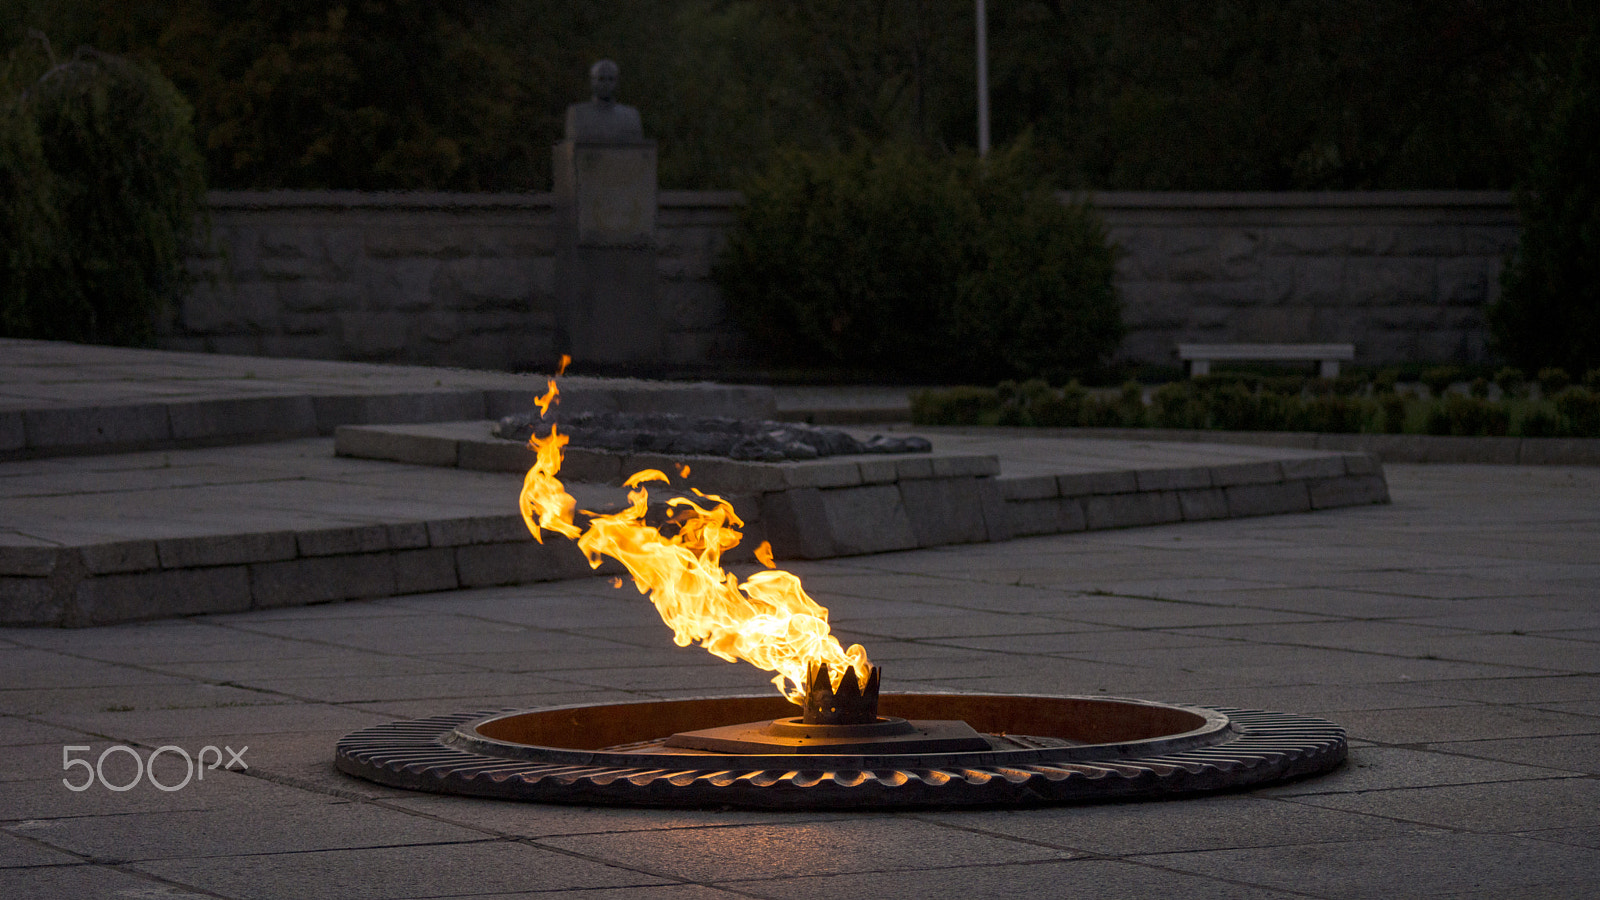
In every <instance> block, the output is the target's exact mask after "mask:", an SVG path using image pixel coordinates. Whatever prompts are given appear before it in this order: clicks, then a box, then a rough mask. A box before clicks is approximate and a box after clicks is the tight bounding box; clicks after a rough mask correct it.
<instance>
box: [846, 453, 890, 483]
mask: <svg viewBox="0 0 1600 900" xmlns="http://www.w3.org/2000/svg"><path fill="white" fill-rule="evenodd" d="M856 467H857V468H858V469H860V470H861V483H862V484H888V483H890V482H892V481H898V480H899V478H900V475H899V471H898V468H897V466H896V464H895V461H894V460H892V459H863V460H858V461H857V462H856Z"/></svg>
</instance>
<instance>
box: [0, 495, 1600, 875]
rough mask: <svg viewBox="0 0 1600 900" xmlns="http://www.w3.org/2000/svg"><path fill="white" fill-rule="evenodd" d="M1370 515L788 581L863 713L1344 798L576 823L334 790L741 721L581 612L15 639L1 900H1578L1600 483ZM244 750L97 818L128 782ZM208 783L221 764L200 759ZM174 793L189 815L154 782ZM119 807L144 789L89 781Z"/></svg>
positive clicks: (1029, 549)
mask: <svg viewBox="0 0 1600 900" xmlns="http://www.w3.org/2000/svg"><path fill="white" fill-rule="evenodd" d="M1388 475H1389V486H1390V490H1391V493H1392V497H1393V503H1392V505H1386V506H1362V507H1351V508H1345V509H1336V510H1326V511H1321V512H1317V513H1313V514H1299V515H1284V516H1274V517H1269V518H1251V519H1230V520H1221V521H1212V522H1196V523H1184V524H1175V525H1162V526H1156V527H1148V528H1133V529H1122V530H1115V531H1100V532H1080V533H1076V534H1063V535H1051V536H1042V537H1033V538H1026V539H1020V540H1013V541H1010V542H1005V543H985V544H971V545H964V546H949V547H940V548H932V549H919V550H912V551H907V552H900V553H890V554H881V555H874V556H863V557H854V558H849V559H839V560H828V561H814V562H804V563H798V564H795V565H794V566H793V568H794V569H795V570H796V571H798V572H799V573H800V574H801V575H802V577H803V578H804V579H805V582H806V585H807V586H808V588H809V589H810V591H811V592H812V593H813V594H814V595H815V596H816V597H817V598H818V599H819V600H820V601H821V602H823V603H824V604H825V605H827V606H829V607H830V608H831V609H832V610H833V619H834V622H835V627H836V630H837V632H838V633H839V635H840V636H841V637H842V638H843V639H845V640H847V641H850V640H857V641H861V642H862V643H864V644H865V645H866V646H867V648H868V650H869V652H870V653H871V654H872V656H873V658H874V659H875V661H877V662H879V663H880V664H882V665H884V667H885V678H886V684H885V689H886V690H894V689H903V690H937V689H947V690H949V689H954V690H962V689H971V690H984V691H1015V692H1037V693H1087V694H1098V693H1105V694H1111V695H1119V694H1120V695H1126V696H1136V697H1145V698H1149V699H1155V700H1167V701H1177V702H1193V703H1202V704H1216V705H1236V706H1251V707H1259V708H1275V709H1283V710H1289V711H1294V712H1303V713H1309V714H1313V715H1319V716H1325V717H1327V718H1330V719H1333V720H1335V721H1338V722H1340V723H1342V724H1344V725H1345V726H1347V727H1348V729H1349V731H1350V735H1351V753H1350V759H1349V762H1348V763H1347V764H1346V765H1345V767H1344V768H1343V769H1341V770H1339V771H1337V772H1335V773H1332V774H1330V775H1327V776H1324V777H1321V778H1316V779H1312V780H1307V781H1303V782H1299V783H1293V784H1287V785H1282V786H1278V787H1273V788H1269V789H1264V790H1259V791H1254V792H1250V793H1241V794H1229V795H1221V796H1214V797H1208V798H1201V799H1190V800H1182V801H1169V802H1162V803H1138V804H1112V805H1103V806H1093V807H1074V808H1059V809H1042V810H1021V811H967V812H923V813H908V814H877V813H862V814H855V815H847V814H831V815H816V814H804V813H787V814H785V813H748V812H733V811H717V810H710V811H685V810H670V811H663V810H640V809H593V808H583V807H564V806H541V805H530V804H515V803H502V802H494V801H478V800H467V799H462V798H454V797H442V796H432V795H424V794H415V793H407V792H403V791H398V790H391V789H387V788H382V787H378V786H375V785H371V784H368V783H365V782H361V781H357V780H352V779H350V778H347V777H344V776H342V775H340V774H338V773H336V772H335V771H333V769H332V766H331V762H330V760H331V756H332V750H333V744H334V742H335V741H336V740H337V739H338V738H339V737H340V736H341V735H343V734H345V733H347V732H349V731H352V730H355V729H357V728H360V727H363V726H366V725H370V724H374V723H378V722H384V721H390V720H393V719H397V718H405V717H412V716H422V715H430V714H435V713H443V712H453V711H458V710H465V709H473V708H485V707H499V706H508V705H550V704H559V703H566V702H606V701H622V700H629V699H637V698H650V697H681V696H693V695H702V694H714V693H755V692H760V691H762V690H764V689H767V688H766V680H765V676H764V675H763V674H762V673H759V672H757V671H756V670H754V669H752V668H750V667H748V666H742V665H735V664H727V663H722V662H720V661H717V660H715V659H713V658H711V657H710V656H709V655H707V654H705V653H704V652H703V651H700V650H697V649H694V648H686V649H680V648H677V647H674V646H673V645H672V644H671V641H670V639H669V636H668V634H667V632H666V629H665V627H664V626H662V625H661V624H660V623H659V621H658V620H657V619H656V618H655V614H654V611H653V610H652V609H651V608H650V607H649V605H648V603H646V602H645V601H644V600H643V599H642V598H640V597H639V596H637V594H636V593H634V592H633V591H632V590H631V589H623V590H617V589H614V588H612V587H611V586H610V584H609V582H608V580H606V579H603V578H589V579H583V580H573V581H564V582H558V583H549V584H540V585H530V586H522V587H500V588H491V589H471V590H455V591H450V592H445V593H437V594H419V595H412V596H406V597H397V598H390V599H383V600H374V601H359V602H349V603H337V604H329V605H324V606H314V607H299V608H292V609H279V610H257V611H251V612H243V613H236V614H227V615H210V616H200V617H192V618H187V619H180V620H169V621H160V622H154V623H147V624H129V625H118V626H109V627H100V628H89V629H73V630H62V629H4V630H0V673H3V676H4V677H3V679H0V712H3V715H0V896H4V897H19V898H20V897H28V898H56V897H60V898H81V897H119V896H121V897H191V896H193V897H249V898H258V897H259V898H270V897H290V898H295V900H315V898H323V897H329V898H333V897H339V898H364V897H371V898H390V897H395V898H398V897H408V898H423V897H462V896H472V897H501V898H507V897H536V896H537V897H545V896H571V897H581V898H590V900H598V898H609V897H629V898H634V897H639V898H656V897H659V898H663V900H666V898H674V900H676V898H712V897H764V898H790V897H858V896H873V897H879V898H897V897H907V898H927V897H961V898H964V900H966V898H986V897H996V898H1000V897H1004V898H1012V897H1016V896H1019V895H1020V896H1081V897H1095V898H1106V897H1151V896H1172V897H1186V898H1187V897H1233V898H1273V897H1327V898H1367V897H1380V896H1382V897H1400V896H1404V897H1459V898H1466V897H1563V898H1565V897H1573V898H1577V897H1590V896H1594V892H1595V885H1596V884H1600V782H1597V776H1600V700H1597V697H1600V588H1597V585H1600V505H1597V504H1596V502H1595V498H1596V497H1600V470H1596V469H1592V468H1562V467H1538V468H1533V467H1506V466H1409V465H1395V466H1390V467H1389V471H1388ZM167 745H171V746H173V747H175V748H181V749H182V750H184V751H187V752H188V753H191V754H193V753H196V752H199V751H201V750H202V748H203V747H206V746H215V747H218V748H228V749H231V750H233V751H241V749H242V748H248V749H242V753H243V759H244V761H245V763H246V764H248V766H249V768H248V770H245V771H238V770H237V767H235V769H234V770H224V769H221V768H219V769H216V770H212V771H209V772H207V773H206V776H205V779H204V780H203V781H192V782H190V783H188V784H186V785H185V786H183V787H182V788H180V789H177V790H173V791H171V792H165V791H162V790H159V789H157V788H156V787H153V786H152V785H151V783H150V782H149V781H140V782H139V783H137V784H135V785H133V786H132V787H130V788H129V789H127V790H125V791H113V790H110V789H108V788H107V787H105V786H103V783H102V782H100V781H98V780H97V781H96V782H95V783H93V784H92V785H91V786H90V787H88V788H87V789H85V790H83V791H82V792H74V791H72V790H70V789H69V788H68V787H66V786H64V785H63V783H62V779H63V777H66V778H68V779H69V780H70V781H71V782H73V783H74V784H79V783H81V782H82V781H83V780H84V777H85V775H86V774H87V773H86V772H85V769H84V768H83V767H81V766H79V767H75V768H73V769H71V770H67V771H63V752H64V751H63V748H64V747H87V748H88V749H87V750H71V751H68V753H69V755H71V756H72V757H73V758H75V759H83V760H88V761H91V762H93V761H95V760H99V759H101V758H102V754H105V753H106V752H107V750H108V748H111V747H114V746H127V747H129V748H131V749H132V750H133V752H134V753H136V754H138V755H139V756H140V757H142V758H148V757H149V756H150V755H151V754H152V753H153V751H154V750H156V749H157V748H160V747H163V746H167ZM217 756H218V757H219V758H220V760H222V761H227V760H228V757H227V756H224V755H222V754H220V753H218V754H217ZM154 768H155V770H156V772H157V773H158V775H159V777H160V779H161V781H162V783H164V784H167V785H176V784H179V783H181V782H182V781H183V778H184V775H185V768H184V766H183V764H182V759H181V758H180V757H179V754H178V753H177V751H176V750H168V751H166V752H164V753H163V754H161V755H160V756H159V758H158V759H157V761H156V763H155V765H154ZM103 772H104V776H105V782H109V783H110V784H111V785H113V786H117V787H120V786H122V785H125V784H127V783H128V782H129V781H131V780H132V779H133V776H134V775H135V770H134V763H133V760H132V755H131V754H130V753H128V752H123V751H111V752H110V754H109V755H108V756H105V757H104V765H103Z"/></svg>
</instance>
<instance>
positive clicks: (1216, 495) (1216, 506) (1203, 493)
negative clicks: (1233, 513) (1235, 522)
mask: <svg viewBox="0 0 1600 900" xmlns="http://www.w3.org/2000/svg"><path fill="white" fill-rule="evenodd" d="M1178 507H1179V508H1180V509H1182V510H1183V520H1184V521H1185V522H1199V521H1204V520H1206V519H1226V518H1227V517H1228V497H1227V495H1226V494H1224V493H1223V491H1222V488H1206V489H1204V490H1194V491H1179V492H1178Z"/></svg>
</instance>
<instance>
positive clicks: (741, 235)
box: [714, 143, 1122, 383]
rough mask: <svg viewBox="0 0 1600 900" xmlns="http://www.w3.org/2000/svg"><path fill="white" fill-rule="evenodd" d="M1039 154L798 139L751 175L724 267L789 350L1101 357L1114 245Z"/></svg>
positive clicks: (1013, 362)
mask: <svg viewBox="0 0 1600 900" xmlns="http://www.w3.org/2000/svg"><path fill="white" fill-rule="evenodd" d="M1028 155H1029V154H1028V150H1027V147H1026V146H1025V144H1021V143H1019V145H1017V146H1016V147H1013V148H1012V149H1011V150H1010V151H1008V152H1006V153H1001V154H997V155H996V156H994V157H991V159H990V160H989V162H988V163H987V164H986V165H985V166H982V167H980V165H979V164H978V163H977V162H976V160H974V159H972V158H969V157H954V158H947V159H935V158H933V157H930V156H928V155H926V154H923V153H921V152H919V151H917V150H914V149H910V148H908V147H904V146H885V147H878V148H866V147H862V148H859V149H856V150H853V151H850V152H822V153H805V152H801V151H797V150H796V151H789V152H787V153H785V154H783V155H782V156H781V157H780V158H779V160H778V161H777V162H776V163H775V164H774V165H773V166H772V167H771V168H769V169H768V170H767V171H766V172H765V174H763V175H761V176H760V177H758V178H756V179H754V180H752V181H751V182H750V183H749V184H747V185H746V187H745V194H746V197H747V198H748V204H747V205H746V206H745V207H744V209H743V210H742V211H741V213H740V216H739V220H738V223H737V225H736V227H735V228H734V230H733V231H732V233H731V234H730V235H729V240H728V245H727V248H726V250H725V251H724V254H723V255H722V257H721V258H720V260H719V261H718V264H717V266H716V268H715V270H714V277H715V279H716V281H717V283H718V285H719V286H720V287H721V288H722V291H723V294H724V296H726V297H727V298H728V301H729V303H730V305H731V307H732V308H733V310H734V313H735V315H736V316H737V317H738V319H739V321H740V322H741V323H742V325H743V326H744V328H745V330H746V333H748V334H749V335H750V336H751V338H753V339H754V340H755V341H756V342H757V343H758V344H759V345H760V346H761V347H762V348H763V350H764V351H765V352H766V353H768V354H770V357H771V358H774V359H780V360H783V361H785V362H790V363H799V364H806V363H811V364H815V363H827V364H847V365H855V366H862V365H865V366H870V367H873V368H877V369H879V370H881V371H892V372H895V373H897V374H903V375H907V376H911V377H918V378H937V379H941V380H952V379H963V380H976V381H988V380H999V379H1001V378H1033V377H1041V376H1042V377H1045V378H1048V379H1050V380H1052V381H1055V382H1058V383H1059V382H1061V381H1065V380H1066V379H1067V378H1068V377H1069V376H1072V375H1075V374H1079V373H1084V372H1088V371H1091V370H1093V369H1095V368H1096V367H1097V366H1100V365H1102V364H1103V363H1105V362H1106V361H1107V360H1108V359H1109V357H1110V355H1111V353H1112V352H1113V351H1114V350H1115V349H1116V347H1117V344H1118V343H1119V342H1120V341H1121V338H1122V320H1121V311H1120V309H1119V307H1118V303H1117V298H1116V294H1115V291H1114V288H1113V285H1112V270H1113V263H1114V254H1113V251H1112V250H1111V248H1110V246H1109V245H1108V244H1107V242H1106V237H1105V232H1104V229H1103V227H1102V226H1101V224H1100V221H1099V219H1098V218H1097V217H1096V216H1095V215H1094V213H1093V212H1092V211H1091V210H1090V209H1089V208H1088V207H1086V206H1082V205H1076V206H1064V205H1062V204H1061V203H1060V202H1059V201H1058V200H1057V198H1056V196H1055V194H1054V192H1053V191H1051V190H1050V189H1049V186H1048V183H1047V182H1046V181H1045V180H1043V179H1042V178H1041V177H1039V175H1038V174H1037V173H1036V172H1034V171H1033V170H1032V169H1031V167H1030V165H1029V162H1028Z"/></svg>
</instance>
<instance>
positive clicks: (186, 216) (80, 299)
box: [0, 45, 205, 344]
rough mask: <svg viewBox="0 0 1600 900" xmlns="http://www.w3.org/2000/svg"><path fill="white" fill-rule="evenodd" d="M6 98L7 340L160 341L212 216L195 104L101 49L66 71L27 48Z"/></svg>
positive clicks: (0, 144) (1, 314)
mask: <svg viewBox="0 0 1600 900" xmlns="http://www.w3.org/2000/svg"><path fill="white" fill-rule="evenodd" d="M41 69H43V70H44V71H43V74H41V75H38V76H37V77H30V76H32V75H33V74H34V73H37V72H39V71H40V70H41ZM0 86H3V87H4V88H5V91H4V95H3V96H0V239H3V240H4V243H5V248H6V250H5V253H4V256H3V257H0V334H4V335H6V336H9V337H28V338H42V339H48V340H70V341H88V342H93V343H115V344H140V343H145V342H147V341H148V340H149V339H150V338H151V336H152V335H153V333H154V331H155V328H156V325H157V323H158V321H159V318H160V316H161V315H162V313H163V311H164V310H165V309H166V308H167V307H168V305H169V304H171V303H173V302H175V301H176V300H178V299H179V298H181V297H182V295H183V294H184V292H185V291H187V290H188V287H189V284H190V280H189V273H188V270H187V269H186V267H185V264H184V261H185V257H186V255H187V252H186V251H187V249H188V247H189V243H190V240H191V238H192V237H193V234H194V230H195V227H196V220H197V216H199V215H200V214H201V212H202V210H203V201H204V196H205V181H204V178H203V175H202V170H201V159H200V154H199V151H198V150H197V149H196V147H195V142H194V133H193V129H192V127H191V126H190V121H189V120H190V111H189V106H188V104H187V103H185V102H184V100H183V98H182V97H181V96H179V94H178V92H177V90H176V89H174V88H173V86H172V84H171V83H170V82H168V81H167V80H166V79H164V78H162V77H161V75H160V74H159V73H157V72H156V71H155V70H154V69H152V68H149V67H147V66H144V65H142V64H139V63H136V62H132V61H130V60H126V59H123V58H121V57H117V56H112V55H109V54H104V53H100V52H98V51H96V50H94V49H92V48H88V47H84V48H80V49H79V50H78V52H77V53H76V54H74V56H73V58H72V59H71V60H69V61H68V62H65V63H61V64H59V65H55V64H54V59H53V57H52V56H51V55H50V54H49V49H48V45H44V46H43V47H42V48H41V47H39V46H36V45H25V46H23V47H19V48H17V50H15V51H13V52H12V53H11V55H10V57H9V59H8V60H7V67H6V71H5V77H4V79H3V83H0Z"/></svg>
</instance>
